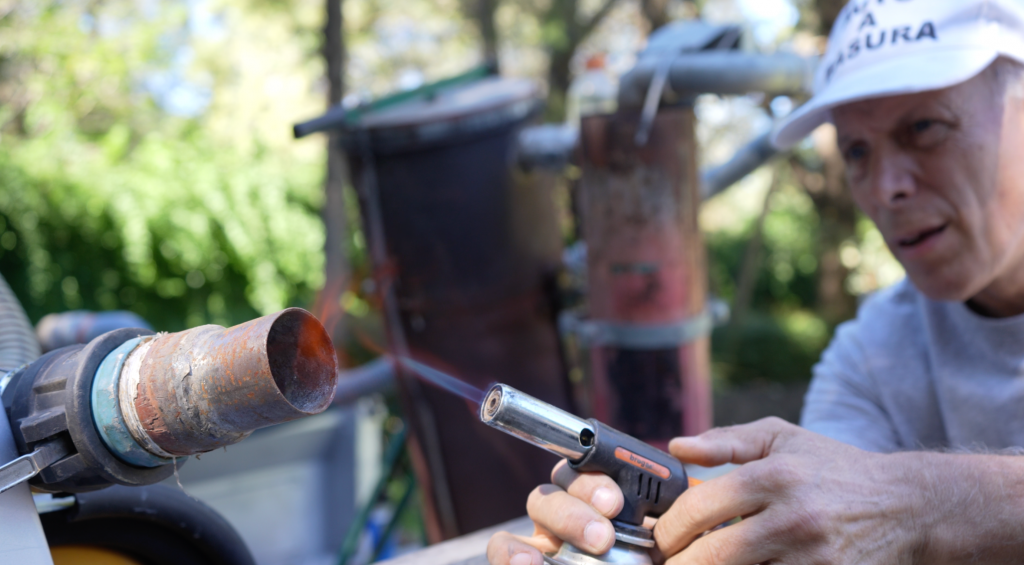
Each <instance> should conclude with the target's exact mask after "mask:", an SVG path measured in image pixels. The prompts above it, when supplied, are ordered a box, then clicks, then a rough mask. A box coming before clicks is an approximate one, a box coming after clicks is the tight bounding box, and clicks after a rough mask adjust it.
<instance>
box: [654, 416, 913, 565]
mask: <svg viewBox="0 0 1024 565" xmlns="http://www.w3.org/2000/svg"><path fill="white" fill-rule="evenodd" d="M669 451H670V452H671V453H672V455H674V456H676V457H678V458H679V459H681V460H682V461H685V462H687V463H695V464H697V465H703V466H708V467H709V466H715V465H722V464H725V463H739V464H743V466H742V467H740V468H738V469H736V470H735V471H733V472H731V473H729V474H727V475H724V476H722V477H719V478H717V479H714V480H711V481H708V482H706V483H704V484H702V485H699V486H696V487H693V488H691V489H689V490H687V491H686V492H684V493H683V495H682V496H680V497H679V499H678V500H677V501H676V502H675V504H673V506H672V508H671V509H670V510H669V511H668V512H666V513H665V514H664V515H663V516H662V517H661V518H660V519H659V520H658V523H657V525H656V526H655V528H654V537H655V540H656V541H657V543H658V549H659V550H660V551H661V552H662V553H663V554H664V555H667V556H671V557H669V558H668V560H667V564H668V565H675V564H682V563H687V564H700V565H711V564H714V565H753V564H756V563H764V562H771V563H785V564H787V565H788V564H803V563H807V564H812V563H830V564H851V565H853V564H879V565H882V564H885V565H890V564H899V563H914V562H917V557H918V556H919V554H920V552H921V551H922V550H923V545H922V542H921V539H922V537H921V536H920V530H919V528H920V525H921V517H920V516H918V509H919V508H921V504H920V502H921V500H922V498H931V493H929V492H921V491H920V490H919V489H917V488H915V485H917V484H918V481H916V480H913V477H908V476H907V471H908V470H910V469H911V468H912V467H913V466H910V467H908V465H907V463H908V461H907V460H906V459H905V456H906V455H907V454H900V455H881V454H876V453H869V452H866V451H862V450H860V449H857V448H854V447H850V446H848V445H845V444H842V443H839V442H837V441H834V440H831V439H828V438H825V437H823V436H820V435H817V434H814V433H811V432H809V431H806V430H803V429H801V428H798V427H796V426H794V425H792V424H788V423H786V422H784V421H782V420H779V419H777V418H769V419H765V420H761V421H758V422H755V423H753V424H748V425H743V426H734V427H730V428H720V429H715V430H711V431H709V432H707V433H705V434H703V435H701V436H698V437H693V438H677V439H675V440H672V442H671V443H670V444H669ZM908 479H911V480H908ZM736 517H743V520H742V521H740V522H739V523H737V524H733V525H731V526H728V527H726V528H722V529H719V530H715V531H713V532H711V533H708V534H707V535H703V534H704V532H707V531H709V530H711V529H712V528H714V527H715V526H717V525H719V524H723V523H725V522H728V521H730V520H732V519H733V518H736Z"/></svg>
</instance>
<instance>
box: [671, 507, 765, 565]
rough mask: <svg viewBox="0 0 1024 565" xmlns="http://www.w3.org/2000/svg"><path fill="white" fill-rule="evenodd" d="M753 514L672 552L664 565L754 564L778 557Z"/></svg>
mask: <svg viewBox="0 0 1024 565" xmlns="http://www.w3.org/2000/svg"><path fill="white" fill-rule="evenodd" d="M778 554H779V548H777V547H775V546H774V544H772V543H771V541H770V540H769V539H768V538H767V537H766V536H765V535H763V534H762V532H761V526H760V524H759V521H758V519H757V518H752V519H749V520H743V521H741V522H740V523H738V524H733V525H731V526H727V527H725V528H722V529H720V530H715V531H713V532H711V533H709V534H708V535H706V536H703V537H700V538H698V539H697V540H696V541H694V542H693V543H692V544H691V545H690V546H689V547H687V548H686V549H684V550H683V551H681V552H680V553H677V554H676V555H673V556H672V557H670V558H669V559H668V560H667V561H665V565H683V564H684V563H685V564H686V565H754V564H756V563H768V562H770V561H771V560H772V559H774V558H776V557H778Z"/></svg>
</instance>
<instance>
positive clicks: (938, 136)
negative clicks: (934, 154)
mask: <svg viewBox="0 0 1024 565" xmlns="http://www.w3.org/2000/svg"><path fill="white" fill-rule="evenodd" d="M951 129H952V128H951V127H950V125H949V124H947V123H946V122H941V121H938V120H931V119H923V120H917V121H916V122H913V123H911V124H910V125H909V126H908V128H907V130H908V131H907V134H906V138H905V139H904V143H906V144H907V145H908V146H910V147H916V148H918V149H930V148H932V147H937V146H938V145H939V144H940V143H942V142H943V141H945V140H946V138H947V137H948V136H949V133H950V131H951Z"/></svg>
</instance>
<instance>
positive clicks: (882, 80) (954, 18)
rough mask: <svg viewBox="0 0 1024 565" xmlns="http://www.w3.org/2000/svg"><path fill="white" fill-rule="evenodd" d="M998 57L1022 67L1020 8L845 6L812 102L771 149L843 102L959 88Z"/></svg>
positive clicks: (911, 3) (867, 2)
mask: <svg viewBox="0 0 1024 565" xmlns="http://www.w3.org/2000/svg"><path fill="white" fill-rule="evenodd" d="M1000 56H1005V57H1009V58H1012V59H1016V60H1017V61H1022V62H1024V0H851V1H850V2H849V3H848V4H847V5H846V6H845V7H844V8H843V10H842V12H840V13H839V16H838V17H837V18H836V22H835V25H834V26H833V28H832V35H831V36H829V39H828V51H827V52H826V53H825V56H824V57H823V58H822V60H821V63H820V65H819V67H818V70H817V73H816V75H815V80H814V96H813V97H812V98H811V99H810V100H809V101H808V102H807V103H806V104H804V105H803V106H801V107H800V108H798V109H797V110H796V111H794V112H793V113H792V114H791V115H789V116H787V117H786V119H785V120H783V122H782V123H781V124H780V125H779V126H778V127H777V128H776V130H775V132H774V134H773V137H772V142H773V143H775V145H776V146H777V147H781V148H785V147H791V146H792V145H794V144H796V143H798V142H799V141H800V140H801V139H803V138H804V137H805V136H807V135H808V134H809V133H811V131H813V130H814V129H815V128H816V127H818V126H819V125H821V124H822V123H824V122H827V121H829V120H830V114H831V110H832V108H835V107H836V106H840V105H842V104H846V103H848V102H855V101H858V100H866V99H870V98H880V97H884V96H893V95H899V94H909V93H913V92H925V91H929V90H939V89H942V88H947V87H950V86H954V85H957V84H960V83H962V82H964V81H967V80H969V79H971V78H973V77H974V76H976V75H978V74H979V73H980V72H981V71H983V70H985V68H987V67H988V66H989V65H990V64H991V63H992V62H993V61H995V60H996V58H998V57H1000Z"/></svg>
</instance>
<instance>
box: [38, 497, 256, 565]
mask: <svg viewBox="0 0 1024 565" xmlns="http://www.w3.org/2000/svg"><path fill="white" fill-rule="evenodd" d="M75 498H76V501H77V504H75V505H74V506H72V507H71V508H69V509H67V510H63V511H59V512H51V513H48V514H43V515H41V516H40V518H41V519H42V522H43V529H44V530H45V531H46V539H47V541H48V542H49V543H50V547H60V546H62V545H85V546H92V547H102V548H105V549H109V550H111V551H115V552H117V553H121V554H123V555H125V556H127V557H131V558H133V559H135V560H137V561H139V562H140V563H144V564H145V565H182V564H186V563H187V564H189V565H255V561H254V560H253V557H252V554H251V553H250V552H249V548H248V547H247V546H246V545H245V542H244V541H243V540H242V538H241V537H240V536H239V535H238V533H237V532H236V531H235V529H234V528H232V527H231V524H229V523H228V522H227V520H225V519H224V518H223V517H221V515H220V514H217V512H215V511H214V510H213V509H212V508H210V507H209V506H207V505H205V504H203V503H202V502H199V501H198V500H195V499H193V498H190V497H189V496H188V495H186V494H185V493H184V492H182V491H181V490H180V489H177V488H173V487H170V486H167V485H150V486H145V487H123V486H114V487H111V488H108V489H106V490H102V491H97V492H90V493H83V494H78V495H76V496H75Z"/></svg>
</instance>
